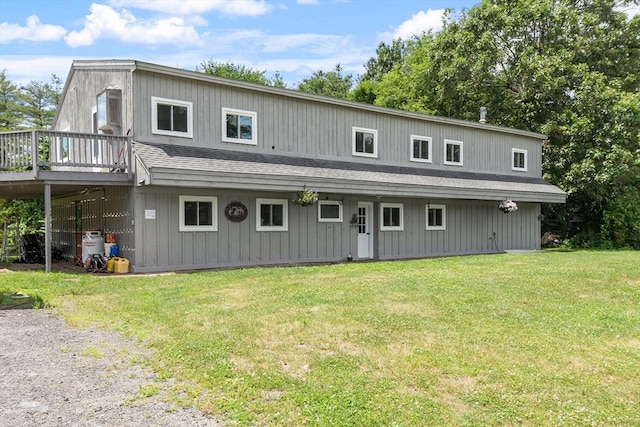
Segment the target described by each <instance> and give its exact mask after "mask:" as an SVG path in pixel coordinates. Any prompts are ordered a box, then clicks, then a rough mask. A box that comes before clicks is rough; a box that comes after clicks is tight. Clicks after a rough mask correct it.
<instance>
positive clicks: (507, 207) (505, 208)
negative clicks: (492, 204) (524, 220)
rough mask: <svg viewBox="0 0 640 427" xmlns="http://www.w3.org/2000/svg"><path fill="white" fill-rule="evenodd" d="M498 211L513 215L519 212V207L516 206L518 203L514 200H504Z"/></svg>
mask: <svg viewBox="0 0 640 427" xmlns="http://www.w3.org/2000/svg"><path fill="white" fill-rule="evenodd" d="M498 209H500V210H501V211H502V212H504V213H511V212H515V211H517V210H518V205H516V202H514V201H512V200H503V201H501V202H500V204H499V205H498Z"/></svg>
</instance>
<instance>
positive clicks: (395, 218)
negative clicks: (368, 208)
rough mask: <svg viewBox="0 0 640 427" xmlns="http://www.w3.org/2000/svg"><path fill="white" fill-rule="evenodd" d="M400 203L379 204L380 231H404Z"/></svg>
mask: <svg viewBox="0 0 640 427" xmlns="http://www.w3.org/2000/svg"><path fill="white" fill-rule="evenodd" d="M403 216H404V215H403V205H402V203H380V231H402V230H404V221H403Z"/></svg>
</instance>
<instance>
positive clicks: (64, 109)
mask: <svg viewBox="0 0 640 427" xmlns="http://www.w3.org/2000/svg"><path fill="white" fill-rule="evenodd" d="M68 87H69V88H70V90H69V91H68V92H66V96H65V98H64V99H63V100H62V101H63V102H61V103H60V105H59V106H58V111H57V113H58V118H57V120H56V123H55V127H54V129H53V130H67V129H69V130H73V131H74V132H85V133H90V132H93V118H92V115H91V110H92V108H93V107H95V106H96V97H97V95H99V94H100V93H102V92H104V91H105V90H106V89H107V88H108V87H111V88H117V89H120V90H122V133H123V134H126V132H127V130H128V129H131V128H132V123H133V111H134V110H133V108H132V97H131V96H130V94H131V93H132V92H131V90H132V77H131V72H130V71H117V70H106V71H105V70H99V71H98V70H96V71H91V70H76V71H75V72H74V73H73V75H72V77H71V80H70V81H69V82H68ZM149 102H151V101H150V100H149ZM136 113H137V112H136ZM136 120H139V118H138V117H137V118H136Z"/></svg>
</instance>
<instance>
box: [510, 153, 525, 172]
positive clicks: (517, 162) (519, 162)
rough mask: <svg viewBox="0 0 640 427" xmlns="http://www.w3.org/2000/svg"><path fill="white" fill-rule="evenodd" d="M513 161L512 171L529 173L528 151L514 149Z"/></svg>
mask: <svg viewBox="0 0 640 427" xmlns="http://www.w3.org/2000/svg"><path fill="white" fill-rule="evenodd" d="M511 159H512V163H511V170H514V171H521V172H526V171H527V150H521V149H519V148H513V149H512V150H511Z"/></svg>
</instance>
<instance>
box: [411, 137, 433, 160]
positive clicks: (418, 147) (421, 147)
mask: <svg viewBox="0 0 640 427" xmlns="http://www.w3.org/2000/svg"><path fill="white" fill-rule="evenodd" d="M413 158H414V159H424V160H429V141H427V140H422V139H414V140H413Z"/></svg>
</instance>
